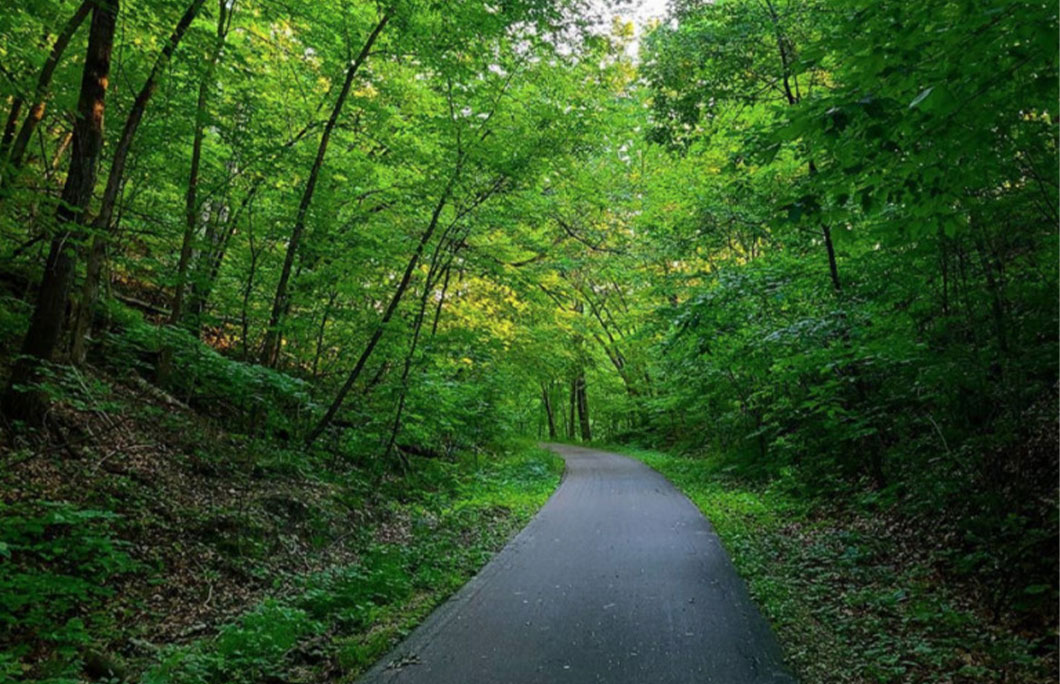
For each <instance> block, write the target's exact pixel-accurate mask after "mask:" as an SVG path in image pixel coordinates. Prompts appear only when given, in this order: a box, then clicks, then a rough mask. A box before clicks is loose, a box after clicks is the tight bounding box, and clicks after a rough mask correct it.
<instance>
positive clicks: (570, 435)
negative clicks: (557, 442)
mask: <svg viewBox="0 0 1060 684" xmlns="http://www.w3.org/2000/svg"><path fill="white" fill-rule="evenodd" d="M577 405H578V381H577V380H571V381H570V419H569V420H568V421H567V439H570V440H573V439H574V432H575V429H576V428H575V423H574V412H575V410H576V409H577Z"/></svg>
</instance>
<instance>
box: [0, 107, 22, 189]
mask: <svg viewBox="0 0 1060 684" xmlns="http://www.w3.org/2000/svg"><path fill="white" fill-rule="evenodd" d="M25 104H26V101H25V100H24V99H23V98H22V96H20V95H16V96H15V99H14V101H13V102H12V103H11V110H10V111H9V112H8V114H7V121H5V122H4V136H3V138H0V163H3V164H4V169H3V174H4V176H6V175H7V153H8V152H10V151H11V141H13V140H14V139H15V131H16V130H17V129H18V117H20V116H22V107H23V105H25Z"/></svg>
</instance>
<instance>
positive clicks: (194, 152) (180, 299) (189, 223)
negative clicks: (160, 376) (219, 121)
mask: <svg viewBox="0 0 1060 684" xmlns="http://www.w3.org/2000/svg"><path fill="white" fill-rule="evenodd" d="M217 5H218V6H217V34H216V39H215V40H214V45H213V50H212V51H211V52H210V58H209V61H208V62H207V64H206V73H205V74H204V75H203V77H202V80H201V81H199V97H198V100H196V103H195V132H194V133H193V135H192V143H191V170H190V171H189V172H188V188H187V191H186V192H185V194H184V237H183V239H182V240H181V244H180V260H179V262H178V263H177V285H176V287H175V288H174V290H173V304H172V306H171V307H170V317H169V323H170V325H178V324H179V323H180V321H181V316H183V314H184V312H183V311H182V309H183V306H184V287H185V282H186V280H187V277H188V264H189V262H190V261H191V251H192V245H193V243H194V242H195V229H196V227H197V226H198V212H199V203H198V190H199V167H200V165H201V162H202V141H203V137H204V132H205V129H206V100H207V98H208V96H209V94H210V87H211V86H212V85H213V75H214V70H215V69H216V67H217V60H218V59H219V57H220V55H221V48H223V47H224V43H225V38H226V37H227V35H228V26H229V19H228V0H219V2H218V3H217Z"/></svg>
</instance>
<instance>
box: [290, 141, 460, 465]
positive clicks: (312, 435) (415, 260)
mask: <svg viewBox="0 0 1060 684" xmlns="http://www.w3.org/2000/svg"><path fill="white" fill-rule="evenodd" d="M462 166H463V158H460V159H458V160H457V168H456V171H455V172H454V174H453V176H452V177H451V178H450V179H449V184H448V185H446V187H445V190H444V191H443V192H442V196H441V197H440V198H439V199H438V203H437V204H436V205H435V207H434V212H433V213H432V214H431V221H430V223H428V224H427V229H426V230H425V231H424V232H423V235H422V236H421V237H420V241H419V243H418V244H417V245H416V251H414V252H413V253H412V256H411V257H409V262H408V264H406V266H405V272H404V274H403V275H402V276H401V281H400V282H399V283H398V286H397V289H396V290H395V291H394V294H393V295H392V296H391V298H390V303H389V304H388V305H387V307H386V311H384V312H383V317H382V318H381V319H379V323H378V324H376V327H375V330H373V331H372V335H371V337H369V338H368V343H367V344H366V345H365V347H364V350H363V351H362V352H361V355H360V357H358V359H357V363H355V364H354V366H353V370H352V371H350V375H349V377H347V378H346V382H345V383H344V384H343V385H342V387H341V388H340V389H339V391H338V394H336V395H335V399H334V401H332V402H331V405H330V406H329V407H328V410H327V411H326V412H325V413H324V416H323V417H322V418H321V419H320V421H319V422H318V423H317V424H316V426H314V427H313V429H312V430H310V431H309V434H308V435H306V438H305V441H306V445H307V446H308V445H310V444H312V443H313V442H314V441H316V438H317V437H319V436H320V435H321V433H322V432H324V430H325V429H326V428H327V426H328V425H329V424H330V423H331V421H332V420H333V419H334V418H335V414H336V413H338V412H339V409H340V408H342V403H343V402H344V401H345V400H346V395H347V394H349V393H350V390H351V389H353V386H354V384H355V383H356V382H357V378H359V377H360V376H361V372H362V371H363V370H364V365H365V364H366V363H367V362H368V358H369V357H370V356H371V355H372V352H373V351H375V347H376V345H377V344H379V340H380V339H381V338H382V337H383V333H384V332H385V331H386V327H387V324H389V323H390V319H391V318H393V317H394V312H396V311H397V308H398V305H399V304H400V303H401V299H402V297H404V295H405V290H407V289H408V286H409V282H410V281H411V280H412V274H413V272H414V271H415V270H416V265H417V264H419V262H420V257H422V256H423V249H424V247H426V246H427V243H428V242H430V240H431V237H432V236H433V235H434V231H435V230H436V229H437V228H438V221H439V219H441V216H442V210H444V209H445V205H446V204H448V202H449V196H450V194H451V193H452V191H453V186H454V185H455V184H456V180H457V178H458V177H459V176H460V171H461V168H462Z"/></svg>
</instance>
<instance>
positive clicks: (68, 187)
mask: <svg viewBox="0 0 1060 684" xmlns="http://www.w3.org/2000/svg"><path fill="white" fill-rule="evenodd" d="M117 13H118V0H97V1H96V3H95V4H94V6H93V8H92V24H91V28H90V29H89V35H88V49H87V52H86V55H85V66H84V69H83V70H82V76H81V91H80V95H79V96H78V101H77V119H76V121H75V122H74V138H73V152H72V153H71V156H70V167H69V170H68V171H67V176H66V182H65V183H64V185H63V194H62V202H61V203H60V205H59V208H58V210H57V212H56V224H57V225H56V233H55V236H54V237H53V238H52V242H51V247H50V249H49V251H48V260H47V262H46V264H45V266H44V275H43V278H42V280H41V285H40V290H39V291H38V294H37V304H36V306H35V307H34V310H33V316H32V318H31V319H30V326H29V331H28V332H27V333H26V337H25V339H24V340H23V342H22V349H21V354H22V356H21V357H20V358H19V360H18V361H17V362H16V363H15V367H14V369H13V370H12V372H11V380H10V383H9V384H8V387H7V390H6V392H5V393H4V411H5V413H6V414H7V415H8V416H10V417H12V418H18V419H23V420H26V421H28V422H31V423H39V422H41V421H42V420H43V419H44V416H45V413H46V411H47V408H48V400H47V396H46V395H45V394H44V392H43V391H42V390H40V389H39V388H35V387H33V386H32V385H33V384H34V383H35V382H36V381H37V380H38V378H39V375H38V373H39V369H40V365H41V363H42V362H45V361H51V360H52V359H53V358H54V356H55V352H56V348H57V347H58V344H59V338H60V335H61V333H62V329H63V318H64V317H65V315H66V303H67V298H68V295H69V292H70V286H71V284H72V282H73V278H74V268H75V266H76V263H77V257H76V250H77V243H78V242H82V241H84V240H85V238H86V237H87V232H86V230H85V228H84V219H85V212H86V210H87V208H88V203H89V201H90V200H91V199H92V189H93V188H94V187H95V185H96V174H97V172H98V170H99V161H100V154H101V151H102V148H103V112H104V106H105V100H106V94H107V84H108V82H109V77H110V64H111V53H112V50H113V47H114V27H115V24H116V19H117Z"/></svg>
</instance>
